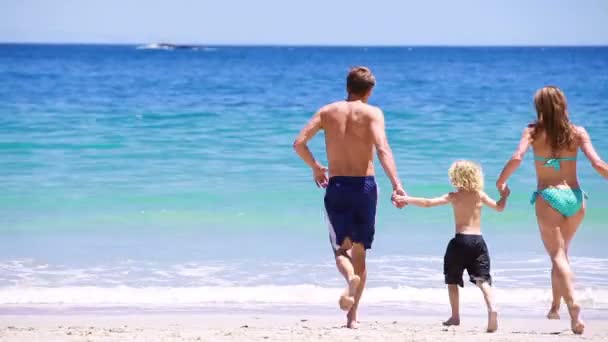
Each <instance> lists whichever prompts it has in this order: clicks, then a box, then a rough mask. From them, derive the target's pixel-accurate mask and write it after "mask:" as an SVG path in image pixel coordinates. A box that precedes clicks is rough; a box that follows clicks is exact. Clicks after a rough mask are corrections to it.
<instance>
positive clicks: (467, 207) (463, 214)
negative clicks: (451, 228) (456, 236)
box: [449, 190, 487, 234]
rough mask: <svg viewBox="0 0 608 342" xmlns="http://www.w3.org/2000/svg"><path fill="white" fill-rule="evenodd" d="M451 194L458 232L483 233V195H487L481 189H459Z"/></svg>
mask: <svg viewBox="0 0 608 342" xmlns="http://www.w3.org/2000/svg"><path fill="white" fill-rule="evenodd" d="M449 196H450V197H451V201H450V202H451V203H452V208H453V209H454V223H455V225H456V227H455V228H456V233H462V234H481V208H482V207H483V201H482V197H483V196H486V197H487V195H485V193H480V192H479V191H464V190H459V191H456V192H452V193H450V194H449Z"/></svg>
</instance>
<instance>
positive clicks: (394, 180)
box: [371, 109, 405, 195]
mask: <svg viewBox="0 0 608 342" xmlns="http://www.w3.org/2000/svg"><path fill="white" fill-rule="evenodd" d="M371 128H372V137H373V143H374V146H375V147H376V153H377V154H378V159H379V160H380V164H381V165H382V168H383V169H384V172H385V173H386V176H387V177H388V178H389V179H390V181H391V184H392V186H393V194H394V195H395V194H396V193H398V195H405V192H404V191H403V186H402V185H401V181H400V180H399V176H398V175H397V166H396V165H395V159H394V158H393V151H392V150H391V147H390V145H389V144H388V139H387V137H386V130H385V127H384V114H383V113H382V111H381V110H380V109H378V113H377V114H376V115H374V116H373V118H372V122H371Z"/></svg>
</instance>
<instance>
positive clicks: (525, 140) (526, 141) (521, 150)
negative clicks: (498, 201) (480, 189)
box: [496, 127, 532, 194]
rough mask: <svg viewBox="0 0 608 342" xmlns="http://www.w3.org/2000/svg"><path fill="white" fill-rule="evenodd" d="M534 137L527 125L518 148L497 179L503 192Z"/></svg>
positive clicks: (498, 185) (497, 185)
mask: <svg viewBox="0 0 608 342" xmlns="http://www.w3.org/2000/svg"><path fill="white" fill-rule="evenodd" d="M531 139H532V128H530V127H526V129H524V132H523V134H522V136H521V139H520V141H519V146H517V150H516V151H515V153H513V156H511V159H509V161H508V162H507V164H506V165H505V167H504V168H503V169H502V172H501V173H500V176H499V177H498V180H497V181H496V188H497V189H498V191H500V193H501V194H502V193H503V192H504V191H505V188H506V183H507V180H508V179H509V177H511V175H512V174H513V173H514V172H515V170H517V169H518V168H519V166H520V165H521V161H522V160H523V159H524V156H525V155H526V152H527V151H528V148H530V140H531Z"/></svg>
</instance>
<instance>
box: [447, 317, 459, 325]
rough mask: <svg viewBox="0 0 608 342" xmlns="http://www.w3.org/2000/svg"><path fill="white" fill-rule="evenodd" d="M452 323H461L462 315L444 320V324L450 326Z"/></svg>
mask: <svg viewBox="0 0 608 342" xmlns="http://www.w3.org/2000/svg"><path fill="white" fill-rule="evenodd" d="M452 325H460V317H450V318H449V319H448V320H447V321H445V322H443V326H446V327H449V326H452Z"/></svg>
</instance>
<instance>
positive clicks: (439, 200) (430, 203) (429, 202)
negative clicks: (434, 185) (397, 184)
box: [403, 193, 452, 208]
mask: <svg viewBox="0 0 608 342" xmlns="http://www.w3.org/2000/svg"><path fill="white" fill-rule="evenodd" d="M403 200H404V201H405V203H407V204H411V205H415V206H417V207H424V208H431V207H438V206H440V205H446V204H449V203H451V202H452V194H451V193H449V194H445V195H443V196H441V197H435V198H422V197H409V196H403Z"/></svg>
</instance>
